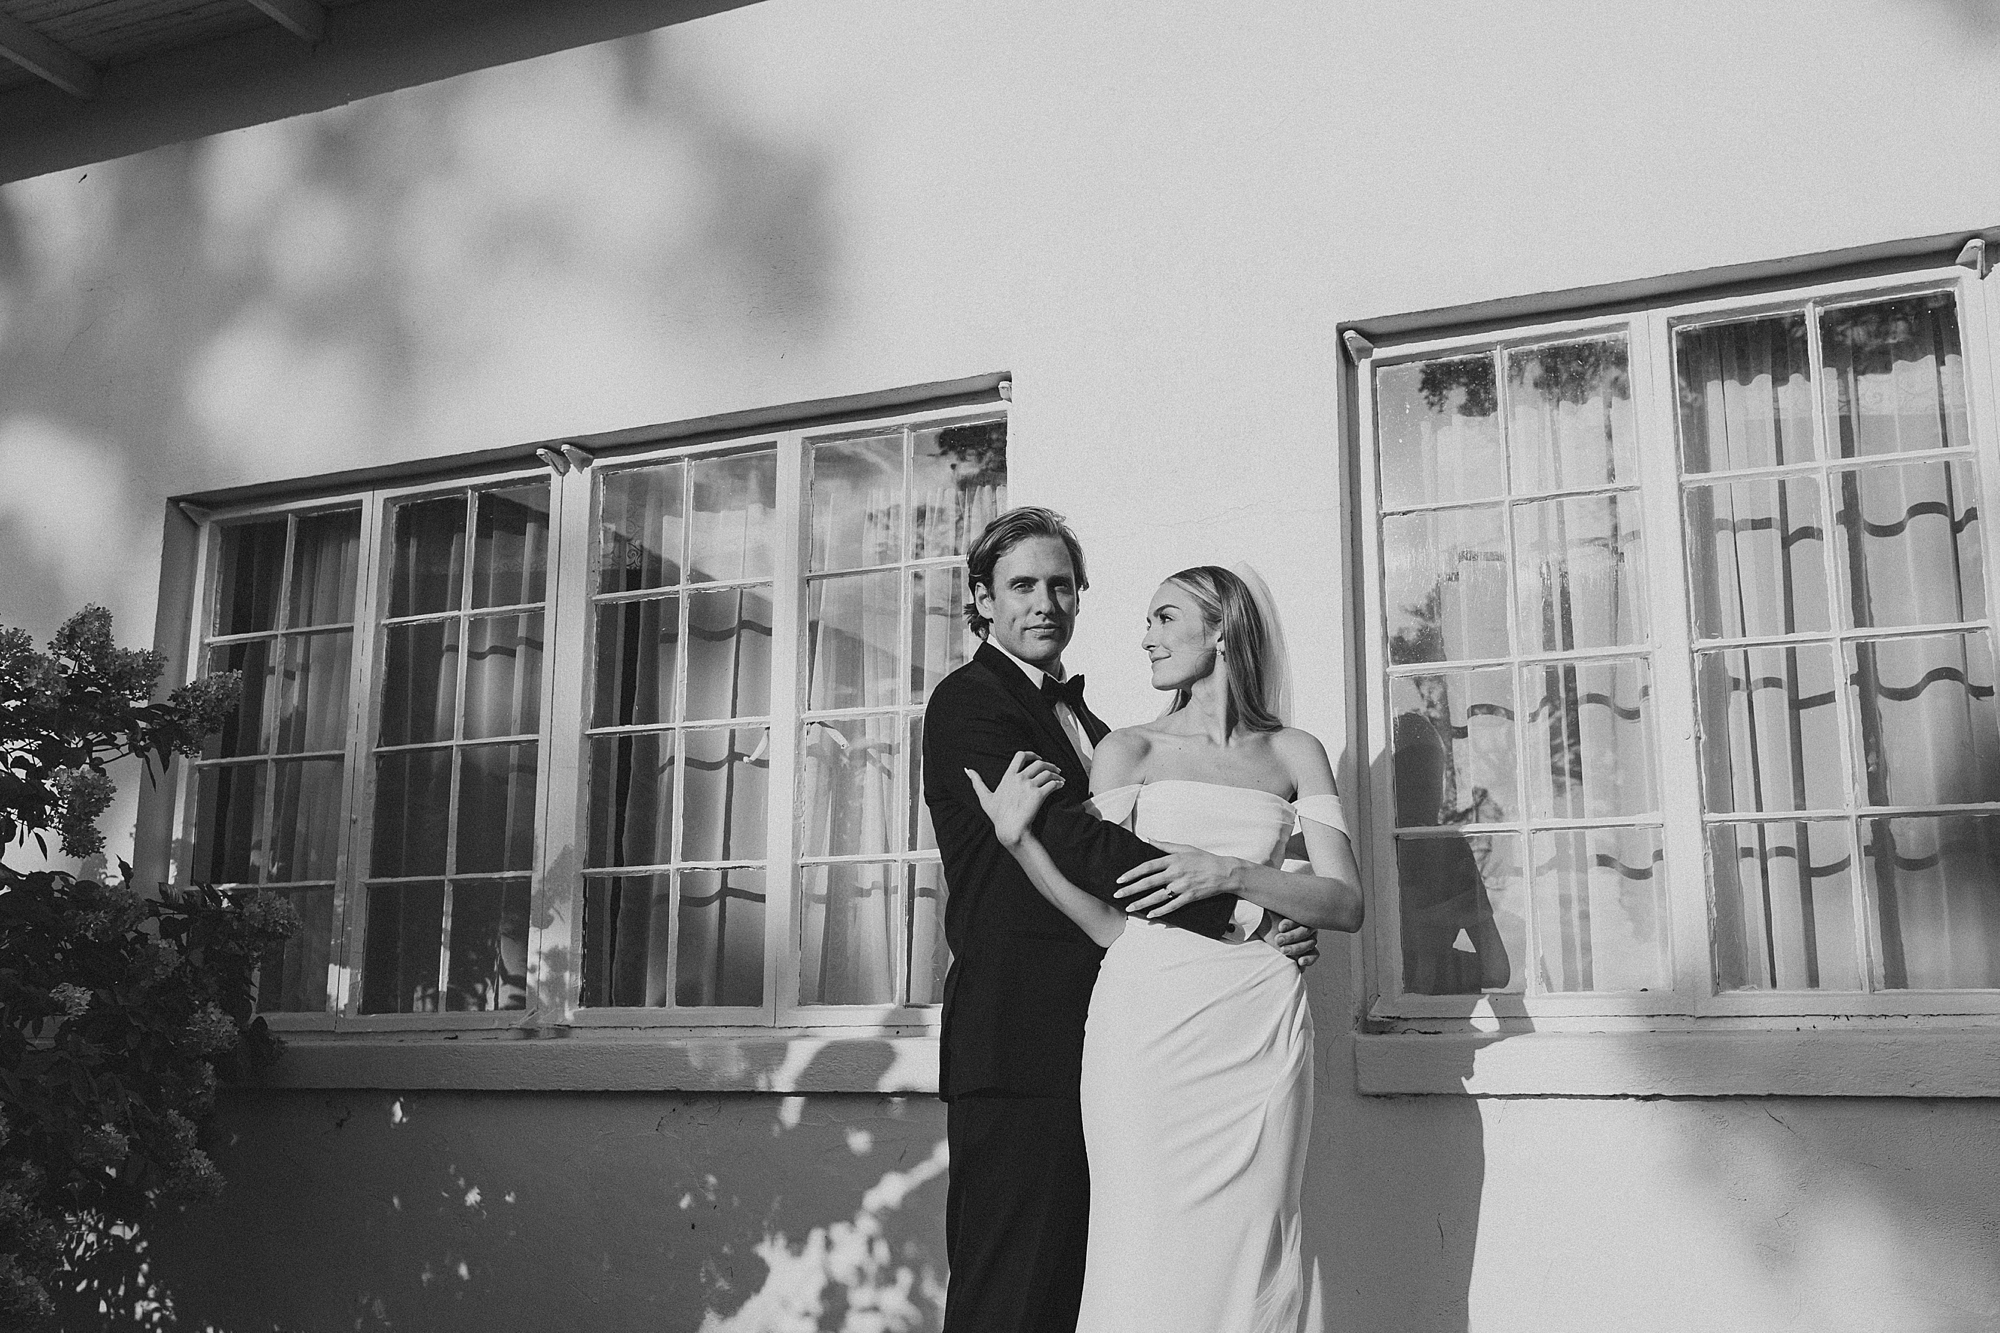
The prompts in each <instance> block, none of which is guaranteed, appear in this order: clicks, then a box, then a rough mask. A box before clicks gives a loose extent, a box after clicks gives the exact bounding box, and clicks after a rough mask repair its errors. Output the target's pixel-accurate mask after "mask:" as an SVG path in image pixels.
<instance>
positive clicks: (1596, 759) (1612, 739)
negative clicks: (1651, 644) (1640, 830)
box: [1521, 658, 1659, 819]
mask: <svg viewBox="0 0 2000 1333" xmlns="http://www.w3.org/2000/svg"><path fill="white" fill-rule="evenodd" d="M1652 692H1653V691H1652V672H1651V670H1650V668H1649V667H1648V665H1647V664H1646V662H1645V661H1644V660H1642V659H1636V658H1634V659H1624V660H1616V659H1614V660H1611V661H1604V662H1573V663H1563V664H1560V665H1555V666H1547V667H1526V668H1524V669H1523V670H1522V672H1521V697H1522V699H1523V700H1528V699H1535V700H1536V703H1535V704H1534V706H1533V707H1532V708H1531V709H1530V710H1529V713H1528V728H1527V736H1526V744H1527V745H1529V746H1530V747H1531V748H1530V752H1529V758H1528V775H1529V793H1530V796H1531V799H1532V804H1533V809H1534V814H1535V815H1536V816H1537V817H1540V818H1555V819H1605V818H1614V817H1617V816H1621V815H1637V814H1648V813H1651V812H1652V811H1653V810H1654V809H1655V808H1657V806H1658V804H1659V798H1658V796H1657V795H1656V792H1655V784H1654V777H1653V717H1652Z"/></svg>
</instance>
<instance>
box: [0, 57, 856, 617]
mask: <svg viewBox="0 0 2000 1333" xmlns="http://www.w3.org/2000/svg"><path fill="white" fill-rule="evenodd" d="M687 49H688V47H687V43H686V41H685V40H684V39H683V38H682V37H681V36H680V35H679V34H678V33H677V32H676V31H675V30H673V29H665V30H661V31H658V32H653V33H647V34H643V35H640V36H635V37H631V38H626V39H622V40H620V41H617V42H612V43H605V44H602V45H599V46H595V47H588V48H583V49H580V50H575V51H569V52H564V53H561V54H559V55H553V56H547V57H543V58H541V59H538V60H531V61H526V62H523V63H520V64H515V65H509V66H505V67H502V68H496V69H490V70H485V71H481V72H478V73H474V74H468V75H464V76H462V77H459V78H454V79H448V80H445V81H442V82H437V83H432V84H427V85H424V86H421V87H416V88H412V89H408V90H405V91H401V92H396V93H391V94H387V95H384V96H381V97H376V98H372V99H368V100H364V101H360V102H356V103H353V104H352V105H349V106H345V107H340V108H337V109H334V110H330V111H325V112H320V113H317V114H313V115H308V116H302V117H298V118H295V119H290V120H282V121H277V122H274V123H270V124H265V125H259V126H255V127H252V128H250V129H246V130H241V131H236V132H233V133H230V134H225V135H219V136H216V137H213V138H207V139H200V140H196V141H194V142H192V143H188V144H180V145H174V146H169V147H163V148H159V149H155V150H152V151H149V152H146V153H142V154H139V155H137V156H134V157H130V158H124V159H120V160H116V161H112V162H107V163H101V164H98V165H96V166H93V167H90V168H88V169H84V170H79V171H71V172H63V173H60V174H57V175H52V176H47V177H42V178H40V179H37V180H32V181H25V182H18V183H16V184H13V185H9V186H6V187H3V188H0V471H4V473H5V475H7V476H8V477H9V478H10V479H12V482H13V484H10V485H9V486H7V487H6V488H0V568H5V569H6V570H8V571H9V574H10V576H11V577H9V578H8V579H7V580H6V581H5V584H4V586H0V623H7V624H16V625H21V626H23V627H25V628H27V629H28V630H30V632H32V633H35V634H36V635H37V636H41V635H44V634H46V633H47V632H49V631H50V630H52V629H53V628H54V626H55V625H56V624H57V623H58V622H59V621H60V619H61V618H62V617H63V616H64V615H65V614H67V613H68V612H69V611H73V610H74V609H75V607H76V606H77V605H79V604H81V603H82V602H83V601H86V600H92V601H99V602H105V603H107V604H109V605H110V606H111V607H112V609H113V611H114V612H116V613H117V614H118V615H119V616H120V618H121V620H122V621H123V622H124V623H126V624H128V625H134V626H140V625H143V624H144V623H146V620H147V618H148V617H149V615H150V612H151V601H152V596H153V591H154V579H153V577H152V572H151V571H152V569H153V565H154V561H156V560H157V556H158V552H157V542H158V537H157V532H158V526H157V525H158V515H159V513H160V510H161V501H162V500H163V499H164V497H165V496H167V495H169V494H173V493H175V492H177V491H186V490H190V489H201V488H206V487H209V486H217V485H226V484H232V483H237V482H247V481H254V480H272V479H277V478H282V477H285V476H296V475H304V474H308V473H311V472H315V471H321V470H327V469H332V468H339V467H350V466H359V465H366V464H370V463H380V462H385V461H389V460H392V459H395V458H399V457H407V456H411V455H420V454H434V453H440V452H453V451H457V450H462V449H471V448H476V447H488V446H492V445H497V444H505V443H511V442H515V441H517V440H524V439H533V438H544V437H546V436H549V435H559V434H565V433H572V432H579V431H584V430H595V429H606V428H611V427H616V426H634V425H643V424H647V422H649V421H651V420H654V419H656V417H655V416H652V415H646V413H648V412H649V411H652V410H656V409H657V407H658V405H659V404H660V403H662V402H669V401H673V400H672V399H671V398H670V397H669V396H668V395H667V394H666V393H665V392H664V390H663V386H664V385H666V384H674V385H680V386H687V385H697V386H699V385H705V384H710V385H712V384H715V383H716V382H717V379H718V376H717V374H710V373H709V371H710V369H711V368H712V367H717V368H727V369H725V370H722V371H720V372H719V373H720V374H721V376H722V378H721V379H720V384H721V385H722V387H723V388H724V389H725V390H727V389H731V388H733V387H734V386H736V385H737V384H738V383H739V381H740V380H741V379H742V378H743V377H744V376H745V375H746V374H749V373H751V372H747V371H745V370H744V369H743V367H744V366H746V365H749V366H756V365H763V364H765V363H775V362H776V360H777V359H778V357H779V356H780V355H782V354H783V353H785V352H786V351H788V350H789V351H792V352H794V353H797V352H799V351H801V350H804V349H806V348H810V347H811V346H812V345H813V343H814V340H815V339H816V337H817V335H818V333H819V332H820V331H821V329H822V328H823V327H824V325H825V322H826V319H827V313H828V304H829V300H830V297H829V288H828V285H827V278H828V274H829V271H830V269H831V267H832V263H833V259H834V254H833V241H832V237H833V234H834V229H833V225H832V222H831V220H830V218H829V217H828V203H827V190H828V172H827V169H826V167H825V166H824V165H823V163H822V161H821V159H820V156H819V154H818V153H817V152H816V151H815V150H813V149H812V148H810V147H808V146H805V145H802V144H799V143H795V142H790V141H782V142H781V141H778V140H776V139H775V138H774V137H772V136H771V135H770V134H768V133H765V132H763V131H761V130H758V129H755V128H752V127H751V124H750V122H749V119H748V117H747V115H745V114H744V113H743V112H742V109H741V108H740V107H738V106H737V105H735V104H734V103H733V101H732V96H733V90H732V89H731V88H730V87H729V86H728V84H727V83H726V81H725V80H724V79H723V78H722V77H721V76H720V75H713V74H711V73H710V72H708V71H706V70H705V69H703V68H701V67H699V66H698V65H697V64H696V63H695V62H694V61H693V60H692V59H691V58H690V57H688V56H687V55H686V54H685V52H686V50H687ZM683 391H685V390H683Z"/></svg>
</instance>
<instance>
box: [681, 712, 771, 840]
mask: <svg viewBox="0 0 2000 1333" xmlns="http://www.w3.org/2000/svg"><path fill="white" fill-rule="evenodd" d="M681 743H682V744H683V745H684V746H686V747H687V750H686V753H687V759H686V762H685V764H684V766H683V768H684V775H683V777H682V782H683V784H684V787H683V792H684V799H685V802H686V804H685V807H684V809H683V811H682V818H683V820H684V821H685V822H684V823H683V824H682V827H681V858H680V859H681V860H683V861H755V860H758V859H760V858H761V857H762V856H763V855H764V809H765V802H766V800H767V799H768V793H769V789H770V779H771V746H770V730H769V728H766V727H739V728H737V729H735V730H732V731H724V730H719V729H718V730H713V731H689V732H686V733H684V734H683V737H682V742H681Z"/></svg>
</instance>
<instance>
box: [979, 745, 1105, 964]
mask: <svg viewBox="0 0 2000 1333" xmlns="http://www.w3.org/2000/svg"><path fill="white" fill-rule="evenodd" d="M965 776H966V777H968V778H970V779H971V781H972V792H973V795H975V796H977V797H978V798H979V808H980V809H982V810H984V811H985V812H986V817H987V818H988V819H990V820H992V821H993V836H994V837H995V838H997V839H998V840H999V842H1000V845H1001V846H1002V847H1005V848H1006V849H1007V851H1008V852H1009V853H1010V854H1011V855H1012V856H1013V858H1014V859H1015V860H1016V861H1018V862H1019V863H1020V865H1021V869H1022V870H1023V871H1025V872H1027V876H1028V879H1029V880H1030V881H1031V882H1032V883H1033V884H1034V886H1035V888H1036V889H1037V890H1038V891H1039V892H1040V893H1041V895H1042V896H1043V897H1044V898H1047V899H1048V900H1049V902H1050V903H1051V904H1052V905H1054V907H1055V908H1056V910H1057V911H1059V912H1061V913H1062V914H1063V915H1064V916H1066V917H1068V918H1069V919H1070V920H1071V921H1074V922H1075V923H1076V924H1077V927H1078V929H1080V930H1082V931H1083V933H1084V934H1086V935H1088V936H1090V938H1091V940H1092V941H1093V942H1094V943H1095V944H1096V945H1097V946H1098V947H1099V948H1107V949H1108V948H1110V947H1111V942H1112V941H1113V940H1115V939H1117V938H1118V937H1119V936H1120V935H1121V934H1123V933H1124V931H1125V913H1123V912H1121V911H1120V910H1119V909H1118V908H1116V907H1113V906H1112V905H1111V904H1110V903H1107V902H1102V901H1100V900H1099V899H1096V898H1093V897H1092V896H1091V895H1089V894H1088V893H1085V892H1084V891H1083V890H1082V889H1079V888H1078V887H1077V886H1076V885H1075V884H1072V883H1071V882H1070V880H1069V877H1068V876H1067V875H1065V874H1063V872H1062V871H1061V870H1059V869H1058V868H1057V867H1056V863H1055V860H1054V859H1053V858H1052V857H1050V856H1049V853H1048V849H1047V848H1045V847H1043V846H1042V844H1041V841H1040V839H1038V838H1036V837H1035V832H1034V827H1033V825H1034V822H1035V812H1036V811H1037V810H1039V809H1041V807H1042V802H1043V801H1046V800H1047V799H1048V798H1049V796H1050V794H1051V793H1053V792H1054V791H1055V790H1056V788H1058V787H1060V786H1062V783H1063V779H1062V774H1061V772H1060V771H1059V770H1058V769H1057V768H1056V766H1055V765H1054V764H1051V763H1049V762H1048V761H1047V760H1044V759H1037V758H1035V757H1034V756H1033V755H1031V754H1029V753H1027V752H1026V751H1025V750H1024V751H1022V752H1021V753H1019V754H1016V755H1015V756H1014V762H1012V763H1011V764H1009V765H1007V771H1006V772H1005V773H1002V774H1001V775H1000V782H999V785H998V786H995V787H988V786H987V785H986V784H985V782H983V781H981V779H980V777H979V774H977V773H975V772H974V771H973V770H971V769H969V768H968V769H966V770H965Z"/></svg>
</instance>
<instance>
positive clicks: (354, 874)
mask: <svg viewBox="0 0 2000 1333" xmlns="http://www.w3.org/2000/svg"><path fill="white" fill-rule="evenodd" d="M384 508H385V506H384V504H383V502H382V496H381V493H380V492H379V491H378V492H373V493H370V494H369V495H367V496H365V497H364V498H363V499H362V502H361V537H360V542H361V557H362V558H361V560H360V562H359V563H360V568H359V570H358V583H359V586H357V587H356V588H355V590H354V667H353V672H354V674H353V676H352V677H351V678H350V684H349V687H348V693H347V698H348V705H347V710H348V711H347V718H348V720H347V781H346V783H345V784H343V785H344V791H343V794H342V795H343V799H344V800H345V802H346V807H345V808H346V811H347V827H346V828H345V830H344V832H345V834H346V836H345V837H344V838H343V839H342V840H341V859H340V863H339V866H338V868H337V872H336V873H337V875H338V879H337V881H336V887H335V889H334V911H335V916H334V921H335V923H336V925H335V930H336V934H337V938H336V940H335V948H334V961H335V965H336V967H337V969H338V971H337V977H338V984H337V985H335V986H333V987H331V988H330V989H331V991H332V992H333V993H332V995H331V996H330V997H329V998H330V1003H331V1005H332V1008H333V1015H334V1026H335V1027H336V1028H338V1027H340V1026H341V1025H342V1021H343V1020H344V1019H347V1018H351V1017H353V1016H354V1015H356V1014H358V1013H359V1012H360V1006H361V987H360V978H361V966H362V963H363V961H364V960H363V958H362V941H363V932H364V931H365V930H366V929H367V925H368V890H367V889H366V888H365V887H364V879H365V872H366V870H367V868H368V846H369V839H371V838H372V837H373V836H374V828H375V818H374V802H373V800H372V796H373V793H374V790H375V781H374V778H375V767H374V761H373V759H372V758H371V747H370V745H369V742H370V740H371V738H372V735H373V729H374V723H375V719H376V718H377V717H378V716H379V713H378V712H377V707H376V705H377V702H378V699H379V692H380V690H381V688H382V671H381V667H380V665H379V653H380V650H381V649H380V643H379V640H380V638H381V633H380V626H379V621H380V617H379V616H378V615H377V614H376V613H377V610H378V608H379V606H380V602H381V597H382V583H383V572H382V571H383V566H384V563H385V562H384V561H383V559H382V554H383V551H384V549H385V548H384V545H383V542H384V538H383V533H382V513H383V510H384Z"/></svg>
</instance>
